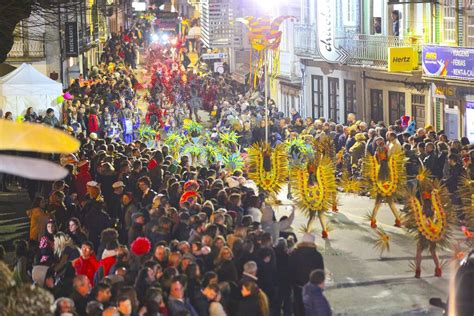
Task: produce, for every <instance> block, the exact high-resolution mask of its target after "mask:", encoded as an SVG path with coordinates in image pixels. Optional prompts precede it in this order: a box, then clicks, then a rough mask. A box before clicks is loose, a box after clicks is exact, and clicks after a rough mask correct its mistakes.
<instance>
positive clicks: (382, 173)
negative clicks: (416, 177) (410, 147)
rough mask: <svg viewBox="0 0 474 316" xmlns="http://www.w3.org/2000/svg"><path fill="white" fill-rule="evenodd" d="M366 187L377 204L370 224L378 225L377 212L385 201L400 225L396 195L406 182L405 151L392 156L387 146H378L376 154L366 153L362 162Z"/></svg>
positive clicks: (371, 215) (397, 224)
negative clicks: (389, 154)
mask: <svg viewBox="0 0 474 316" xmlns="http://www.w3.org/2000/svg"><path fill="white" fill-rule="evenodd" d="M362 175H363V178H364V179H363V181H364V189H365V190H367V191H368V192H370V195H371V197H372V198H375V206H374V209H373V211H372V214H370V226H371V227H372V228H376V227H377V221H376V217H377V212H378V210H379V208H380V206H381V204H382V202H383V201H385V202H386V203H388V205H389V206H390V209H391V210H392V213H393V215H394V216H395V226H397V227H400V226H401V221H400V215H399V213H398V211H397V209H396V206H395V201H394V197H395V195H396V194H397V193H400V192H401V190H402V189H403V187H404V185H405V183H406V171H405V155H404V154H403V152H398V153H394V154H392V155H391V156H390V157H389V156H388V153H387V148H386V147H385V146H378V148H377V150H376V153H375V155H374V156H372V155H366V156H365V158H364V162H363V164H362Z"/></svg>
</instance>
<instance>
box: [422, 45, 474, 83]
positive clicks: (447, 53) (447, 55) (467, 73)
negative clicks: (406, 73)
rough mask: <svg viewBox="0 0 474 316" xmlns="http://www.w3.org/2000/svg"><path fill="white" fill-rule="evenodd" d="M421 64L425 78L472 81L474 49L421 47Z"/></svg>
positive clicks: (473, 78)
mask: <svg viewBox="0 0 474 316" xmlns="http://www.w3.org/2000/svg"><path fill="white" fill-rule="evenodd" d="M422 62H423V74H424V75H425V76H430V77H439V78H447V79H461V80H474V48H466V47H448V46H430V45H428V46H423V54H422Z"/></svg>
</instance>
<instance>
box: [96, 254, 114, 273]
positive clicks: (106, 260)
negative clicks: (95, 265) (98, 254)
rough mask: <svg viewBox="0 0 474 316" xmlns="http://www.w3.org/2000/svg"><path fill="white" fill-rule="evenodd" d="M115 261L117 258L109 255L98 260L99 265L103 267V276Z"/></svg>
mask: <svg viewBox="0 0 474 316" xmlns="http://www.w3.org/2000/svg"><path fill="white" fill-rule="evenodd" d="M116 262H117V258H116V257H115V256H110V257H107V258H102V260H100V262H99V267H104V276H108V275H109V271H110V268H112V266H113V265H114V264H115V263H116Z"/></svg>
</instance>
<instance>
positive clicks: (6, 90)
mask: <svg viewBox="0 0 474 316" xmlns="http://www.w3.org/2000/svg"><path fill="white" fill-rule="evenodd" d="M62 92H63V90H62V85H61V84H60V83H58V82H56V81H54V80H52V79H50V78H48V77H46V76H45V75H43V74H42V73H41V72H39V71H38V70H36V69H35V68H34V67H33V66H32V65H30V64H22V65H21V66H20V67H18V68H17V69H15V70H14V71H12V72H10V73H9V74H7V75H5V76H3V77H1V78H0V110H1V111H2V112H3V113H5V112H12V113H13V117H16V116H18V115H25V112H26V109H28V108H29V107H30V106H31V107H33V110H34V111H35V112H36V113H37V114H38V115H43V114H44V112H45V111H46V110H47V109H48V108H52V109H54V112H55V114H56V116H57V117H59V116H60V113H61V111H60V109H61V105H60V104H58V103H57V102H56V99H57V97H58V96H60V95H62Z"/></svg>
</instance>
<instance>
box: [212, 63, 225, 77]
mask: <svg viewBox="0 0 474 316" xmlns="http://www.w3.org/2000/svg"><path fill="white" fill-rule="evenodd" d="M214 72H217V73H219V74H221V75H222V74H223V73H224V63H223V62H215V63H214Z"/></svg>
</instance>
